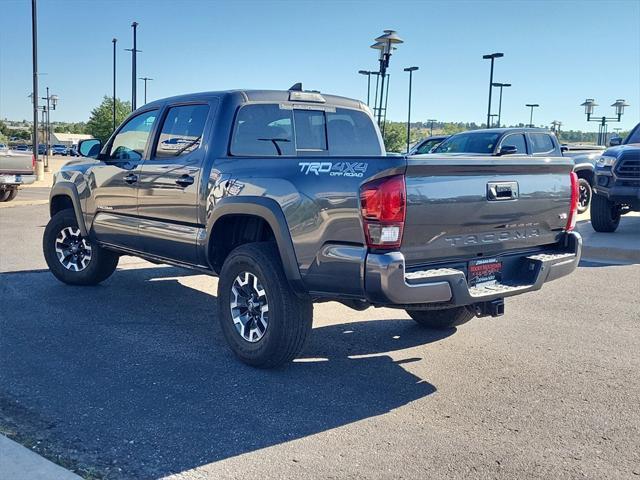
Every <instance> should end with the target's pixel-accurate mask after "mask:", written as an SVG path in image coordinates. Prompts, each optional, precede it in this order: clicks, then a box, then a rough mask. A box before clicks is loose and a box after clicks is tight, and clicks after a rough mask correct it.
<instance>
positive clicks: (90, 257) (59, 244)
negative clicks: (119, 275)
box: [42, 208, 119, 285]
mask: <svg viewBox="0 0 640 480" xmlns="http://www.w3.org/2000/svg"><path fill="white" fill-rule="evenodd" d="M42 250H43V252H44V258H45V260H46V262H47V265H48V266H49V270H51V273H53V275H54V276H55V277H56V278H57V279H58V280H60V281H61V282H63V283H66V284H68V285H96V284H98V283H100V282H102V281H103V280H106V279H107V278H108V277H109V276H111V274H112V273H113V272H114V271H115V269H116V267H117V266H118V260H119V256H118V254H116V253H114V252H111V251H109V250H106V249H104V248H102V247H100V246H99V245H97V244H96V243H95V242H93V241H92V240H91V239H89V238H85V237H83V236H82V234H81V233H80V228H79V227H78V222H77V221H76V215H75V213H74V211H73V209H70V208H69V209H66V210H62V211H60V212H58V213H56V214H55V215H54V216H53V217H51V220H49V223H48V224H47V227H46V228H45V230H44V236H43V238H42Z"/></svg>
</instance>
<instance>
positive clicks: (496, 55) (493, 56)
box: [482, 52, 504, 128]
mask: <svg viewBox="0 0 640 480" xmlns="http://www.w3.org/2000/svg"><path fill="white" fill-rule="evenodd" d="M501 57H504V53H500V52H496V53H489V54H487V55H483V56H482V58H483V59H485V60H491V73H490V74H489V106H488V107H487V128H489V122H490V121H491V117H490V115H491V91H492V89H493V62H494V60H495V59H496V58H501Z"/></svg>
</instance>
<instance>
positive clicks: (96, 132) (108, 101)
mask: <svg viewBox="0 0 640 480" xmlns="http://www.w3.org/2000/svg"><path fill="white" fill-rule="evenodd" d="M129 113H131V104H130V103H129V102H123V101H121V100H120V99H118V98H116V126H117V125H119V124H120V123H122V121H123V120H124V119H125V118H127V115H129ZM86 132H87V133H88V134H90V135H93V136H94V137H95V138H99V139H100V140H102V142H106V141H107V139H108V138H109V136H110V135H111V133H113V101H112V98H111V97H109V96H107V95H105V96H104V98H103V99H102V103H101V104H100V105H98V106H97V107H96V108H94V109H93V110H92V111H91V116H90V117H89V121H88V122H87V124H86Z"/></svg>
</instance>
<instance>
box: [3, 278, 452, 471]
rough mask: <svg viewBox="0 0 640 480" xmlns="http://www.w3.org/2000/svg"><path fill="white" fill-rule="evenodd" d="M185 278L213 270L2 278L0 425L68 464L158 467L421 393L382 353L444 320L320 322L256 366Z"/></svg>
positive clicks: (188, 463) (418, 338)
mask: <svg viewBox="0 0 640 480" xmlns="http://www.w3.org/2000/svg"><path fill="white" fill-rule="evenodd" d="M185 279H186V280H185ZM194 281H197V282H201V283H204V284H206V285H209V284H211V285H212V284H213V282H214V281H213V280H212V279H209V278H207V277H204V276H202V277H195V276H189V274H186V275H185V272H184V271H182V270H178V269H174V268H149V269H136V270H119V271H118V272H117V273H116V274H115V275H114V276H113V277H112V278H111V279H110V280H109V281H107V282H106V283H105V284H104V285H102V286H99V287H91V288H79V287H69V286H65V285H62V284H60V283H58V282H57V281H56V280H55V279H54V278H53V277H52V276H51V275H50V274H49V273H39V274H10V275H4V276H2V278H0V297H1V298H2V302H3V304H4V307H5V310H4V311H5V312H12V313H11V314H10V315H3V316H2V318H0V331H2V335H1V337H0V406H2V407H3V408H1V409H0V411H3V410H4V411H5V412H9V414H8V415H7V414H6V413H5V415H3V414H1V413H0V426H2V425H1V423H3V422H4V423H5V424H6V423H9V424H11V425H10V426H11V427H12V428H13V429H14V430H15V431H17V432H20V434H21V435H23V436H24V437H25V438H26V437H29V438H34V439H39V440H40V441H41V442H42V444H43V445H46V446H47V448H46V449H45V451H46V452H48V454H49V455H48V456H50V457H55V456H57V455H61V456H62V458H64V459H65V460H66V461H70V462H71V463H72V464H74V465H76V466H77V467H78V469H80V470H81V471H82V469H83V468H93V469H96V470H97V471H98V472H100V473H101V474H102V475H106V476H107V478H120V477H123V478H132V477H135V478H154V477H159V476H163V475H167V474H170V473H177V472H181V471H185V470H188V469H191V468H195V467H197V466H200V465H204V464H208V463H211V462H215V461H218V460H221V459H225V458H228V457H232V456H236V455H240V454H243V453H247V452H251V451H254V450H257V449H261V448H265V447H269V446H272V445H277V444H281V443H283V442H287V441H290V440H295V439H299V438H303V437H305V436H308V435H313V434H315V433H319V432H323V431H326V430H329V429H332V428H336V427H340V426H343V425H347V424H350V423H352V422H356V421H359V420H363V419H366V418H370V417H373V416H377V415H382V414H384V413H386V412H389V411H390V410H392V409H395V408H398V407H401V406H403V405H406V404H407V403H409V402H412V401H414V400H417V399H420V398H423V397H425V396H427V395H430V394H431V393H433V392H435V390H436V389H435V387H434V386H433V385H431V384H430V383H428V382H427V381H425V380H423V379H420V378H418V377H416V376H414V375H412V374H411V373H409V372H408V371H407V370H406V369H405V368H403V366H402V365H401V364H403V363H408V362H411V361H420V360H421V359H420V358H407V359H403V360H399V361H394V360H392V358H391V357H390V356H388V355H385V354H384V353H385V352H390V351H398V350H402V349H405V348H410V347H414V346H420V345H424V344H428V343H430V342H435V341H438V340H441V339H443V338H445V337H447V336H449V335H450V334H451V333H453V332H454V331H455V330H454V329H452V330H450V331H447V332H439V333H435V332H431V331H428V330H424V329H421V328H419V327H418V326H416V325H415V324H414V323H413V322H412V321H411V320H371V321H360V322H349V323H344V324H338V325H330V326H322V327H318V328H314V331H313V334H312V338H311V341H310V342H309V344H308V345H307V348H306V350H305V351H304V353H303V355H302V361H296V362H294V363H293V364H290V365H288V366H287V367H285V368H281V369H278V370H271V371H265V370H256V369H253V368H250V367H247V366H245V365H243V364H241V363H240V362H239V361H238V360H236V359H235V358H234V357H233V355H232V353H231V352H230V351H229V350H228V348H227V346H226V344H225V341H224V338H223V336H222V332H221V331H220V329H219V327H218V324H217V319H216V318H215V296H213V295H211V294H207V293H203V292H202V291H200V290H197V289H195V288H190V287H188V286H185V285H182V284H181V283H180V282H183V283H185V282H187V283H188V282H194ZM208 282H209V283H208ZM199 288H201V287H200V284H199ZM208 291H211V292H213V291H214V290H213V289H212V288H209V289H208ZM365 315H366V313H365ZM407 356H409V355H407ZM354 357H356V358H354ZM13 407H15V408H13ZM4 426H5V428H6V427H7V425H4Z"/></svg>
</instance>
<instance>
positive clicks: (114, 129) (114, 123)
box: [111, 38, 118, 133]
mask: <svg viewBox="0 0 640 480" xmlns="http://www.w3.org/2000/svg"><path fill="white" fill-rule="evenodd" d="M111 41H112V42H113V101H112V103H113V105H112V108H113V131H112V133H113V132H115V131H116V43H118V39H117V38H114V39H113V40H111Z"/></svg>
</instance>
